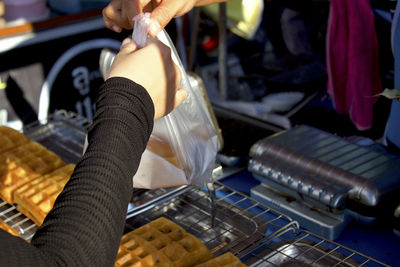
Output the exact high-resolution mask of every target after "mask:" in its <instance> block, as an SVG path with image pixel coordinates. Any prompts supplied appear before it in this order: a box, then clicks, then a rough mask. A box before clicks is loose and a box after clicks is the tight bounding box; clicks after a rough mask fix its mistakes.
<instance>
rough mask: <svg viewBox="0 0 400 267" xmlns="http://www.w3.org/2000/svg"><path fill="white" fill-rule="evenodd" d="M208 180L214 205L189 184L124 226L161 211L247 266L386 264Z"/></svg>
mask: <svg viewBox="0 0 400 267" xmlns="http://www.w3.org/2000/svg"><path fill="white" fill-rule="evenodd" d="M213 185H214V189H215V195H216V199H215V204H214V205H215V207H213V204H212V202H213V201H212V198H211V197H210V195H212V194H213V191H212V190H211V191H210V190H209V188H208V187H206V186H204V187H199V186H189V187H187V188H185V191H184V192H182V193H181V194H179V195H177V196H175V197H172V198H170V199H168V200H166V199H164V200H163V201H161V202H160V203H158V204H157V205H154V206H153V207H151V208H149V209H146V210H142V212H138V213H137V214H136V215H135V216H132V217H130V219H128V220H127V222H126V229H125V231H126V232H129V231H130V230H133V229H135V228H137V227H139V226H141V225H143V224H146V223H148V222H150V221H152V220H154V219H156V218H158V217H161V216H163V217H166V218H168V219H170V220H172V221H174V222H175V223H177V224H179V225H181V226H182V227H184V228H185V229H186V230H187V231H188V232H190V233H192V234H193V235H195V236H196V237H198V238H199V239H200V240H201V241H202V242H203V243H204V244H205V245H206V246H207V247H208V248H209V249H211V250H212V251H213V253H214V255H215V256H217V255H220V254H223V253H224V252H226V251H230V252H232V253H234V254H235V255H236V256H237V257H239V258H240V259H241V260H242V261H243V262H244V263H245V264H246V265H248V266H387V265H385V264H384V263H381V262H379V261H377V260H375V259H373V258H371V257H369V256H366V255H363V254H361V253H358V252H357V251H354V250H352V249H349V248H346V247H344V246H341V245H339V244H337V243H335V242H333V241H330V240H327V239H325V238H323V237H320V236H318V235H315V234H313V233H311V232H307V231H303V230H301V229H300V227H299V224H298V223H297V222H296V221H293V220H292V219H291V218H289V217H288V216H285V215H284V214H281V213H280V212H278V211H275V210H273V209H271V208H269V207H267V206H265V205H263V204H262V203H259V202H257V201H255V200H253V199H251V198H249V197H248V196H246V195H244V194H242V193H240V192H237V191H235V190H233V189H231V188H229V187H227V186H225V185H223V184H222V183H220V182H219V181H216V182H214V183H213ZM214 216H215V217H214ZM213 217H214V218H213Z"/></svg>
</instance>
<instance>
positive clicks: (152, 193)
mask: <svg viewBox="0 0 400 267" xmlns="http://www.w3.org/2000/svg"><path fill="white" fill-rule="evenodd" d="M88 125H89V122H88V121H87V120H85V119H84V118H81V117H79V116H77V115H76V114H74V113H69V112H65V111H60V112H57V113H55V114H54V115H52V116H50V117H49V119H48V120H47V121H46V122H38V123H35V124H32V125H29V126H27V127H26V128H25V129H24V133H26V134H27V135H28V136H29V137H30V138H31V139H32V140H35V141H38V142H39V143H42V144H43V145H45V146H46V147H48V148H49V149H51V150H53V151H55V152H56V153H58V154H59V156H60V157H62V158H63V159H64V160H66V161H67V162H71V163H74V162H76V161H77V160H79V158H80V156H81V153H82V149H83V144H84V140H85V138H86V128H87V126H88ZM221 172H222V170H221V168H216V169H215V172H214V174H213V176H214V178H218V177H219V176H220V175H221ZM161 216H164V217H167V218H169V219H170V220H172V221H174V222H176V223H177V224H179V225H181V226H182V227H184V228H185V229H186V230H187V231H188V232H190V233H192V234H193V235H195V236H196V237H198V238H199V239H200V240H201V241H202V242H203V243H204V244H205V245H206V246H207V247H208V248H210V249H211V250H212V251H213V253H214V255H215V256H217V255H220V254H223V253H224V252H226V251H230V252H232V253H234V254H235V255H236V256H238V257H239V258H240V259H241V260H242V261H243V262H244V263H245V264H247V265H248V266H291V265H292V266H387V265H385V264H383V263H381V262H379V261H377V260H375V259H373V258H371V257H368V256H366V255H363V254H361V253H358V252H357V251H354V250H351V249H348V248H346V247H343V246H341V245H339V244H337V243H335V242H332V241H329V240H326V239H324V238H322V237H319V236H317V235H314V234H312V233H310V232H307V231H303V230H301V229H300V225H299V224H298V222H296V221H294V220H292V219H291V218H290V217H288V216H286V215H284V214H282V213H280V212H278V211H276V210H274V209H272V208H269V207H267V206H266V205H264V204H262V203H260V202H258V201H256V200H254V199H252V198H250V197H248V196H246V195H244V194H242V193H240V192H237V191H235V190H233V189H231V188H229V187H227V186H225V185H223V184H222V183H221V182H219V181H215V182H213V183H210V184H208V185H204V186H181V187H174V188H164V189H158V190H143V189H138V190H134V193H133V196H132V201H131V204H130V206H129V208H128V211H127V220H126V228H125V231H126V232H128V231H130V230H132V229H135V228H137V227H139V226H141V225H143V224H145V223H148V222H150V221H152V220H154V219H156V218H158V217H161ZM0 218H1V219H3V220H5V222H6V223H8V224H9V225H10V226H12V227H13V228H14V229H16V230H17V231H18V232H19V233H20V234H21V237H22V238H24V239H25V240H27V241H29V240H30V239H31V238H32V236H33V234H34V233H35V231H36V229H37V226H36V225H35V224H34V223H33V222H32V221H31V220H30V219H28V218H26V216H25V215H23V214H21V213H20V212H19V211H18V210H16V207H15V206H12V205H9V204H8V203H5V202H0Z"/></svg>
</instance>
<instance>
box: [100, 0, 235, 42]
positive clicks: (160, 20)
mask: <svg viewBox="0 0 400 267" xmlns="http://www.w3.org/2000/svg"><path fill="white" fill-rule="evenodd" d="M225 1H227V0H112V1H111V2H110V4H109V5H108V6H107V7H105V8H104V9H103V20H104V23H105V25H106V27H107V28H109V29H111V30H113V31H115V32H121V31H122V29H132V28H133V18H134V17H135V16H136V15H137V14H139V13H144V12H151V19H152V22H151V23H150V29H149V34H150V35H151V36H156V35H157V34H158V33H159V32H160V31H161V30H162V29H163V28H164V27H165V26H166V25H167V24H168V23H169V22H170V21H171V19H173V18H174V17H180V16H182V15H184V14H186V13H188V12H189V11H190V10H191V9H192V8H193V7H194V6H203V5H208V4H212V3H216V2H225Z"/></svg>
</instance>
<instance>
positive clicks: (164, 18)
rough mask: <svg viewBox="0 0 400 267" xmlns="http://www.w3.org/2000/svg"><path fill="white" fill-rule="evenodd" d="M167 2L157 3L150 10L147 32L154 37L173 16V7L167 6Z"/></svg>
mask: <svg viewBox="0 0 400 267" xmlns="http://www.w3.org/2000/svg"><path fill="white" fill-rule="evenodd" d="M167 3H168V2H166V3H165V4H164V3H163V4H161V5H159V6H158V7H157V8H155V9H154V10H153V11H152V12H151V22H150V26H149V34H150V35H151V36H153V37H155V36H156V35H157V34H158V33H159V32H160V31H161V30H162V29H164V27H165V26H167V24H168V23H169V22H170V21H171V19H172V18H173V17H174V15H175V14H174V12H173V10H174V9H173V8H171V7H169V6H168V4H167Z"/></svg>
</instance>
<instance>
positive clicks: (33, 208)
mask: <svg viewBox="0 0 400 267" xmlns="http://www.w3.org/2000/svg"><path fill="white" fill-rule="evenodd" d="M74 168H75V165H73V164H68V165H65V166H63V167H61V168H58V169H56V170H54V171H52V172H51V173H49V174H46V175H43V176H40V177H38V178H36V179H34V180H32V181H30V182H29V183H26V184H24V185H23V186H21V187H20V188H18V189H17V190H15V192H14V202H15V203H16V204H17V209H18V210H19V211H20V212H22V213H23V214H25V215H26V216H27V217H29V218H30V219H31V220H32V221H34V222H35V223H36V224H37V225H39V226H40V225H41V224H42V223H43V221H44V218H45V217H46V216H47V214H48V213H49V212H50V210H51V209H52V208H53V205H54V202H55V201H56V198H57V197H58V195H59V194H60V193H61V191H62V190H63V189H64V186H65V184H66V183H67V182H68V180H69V178H70V177H71V175H72V172H73V171H74Z"/></svg>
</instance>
